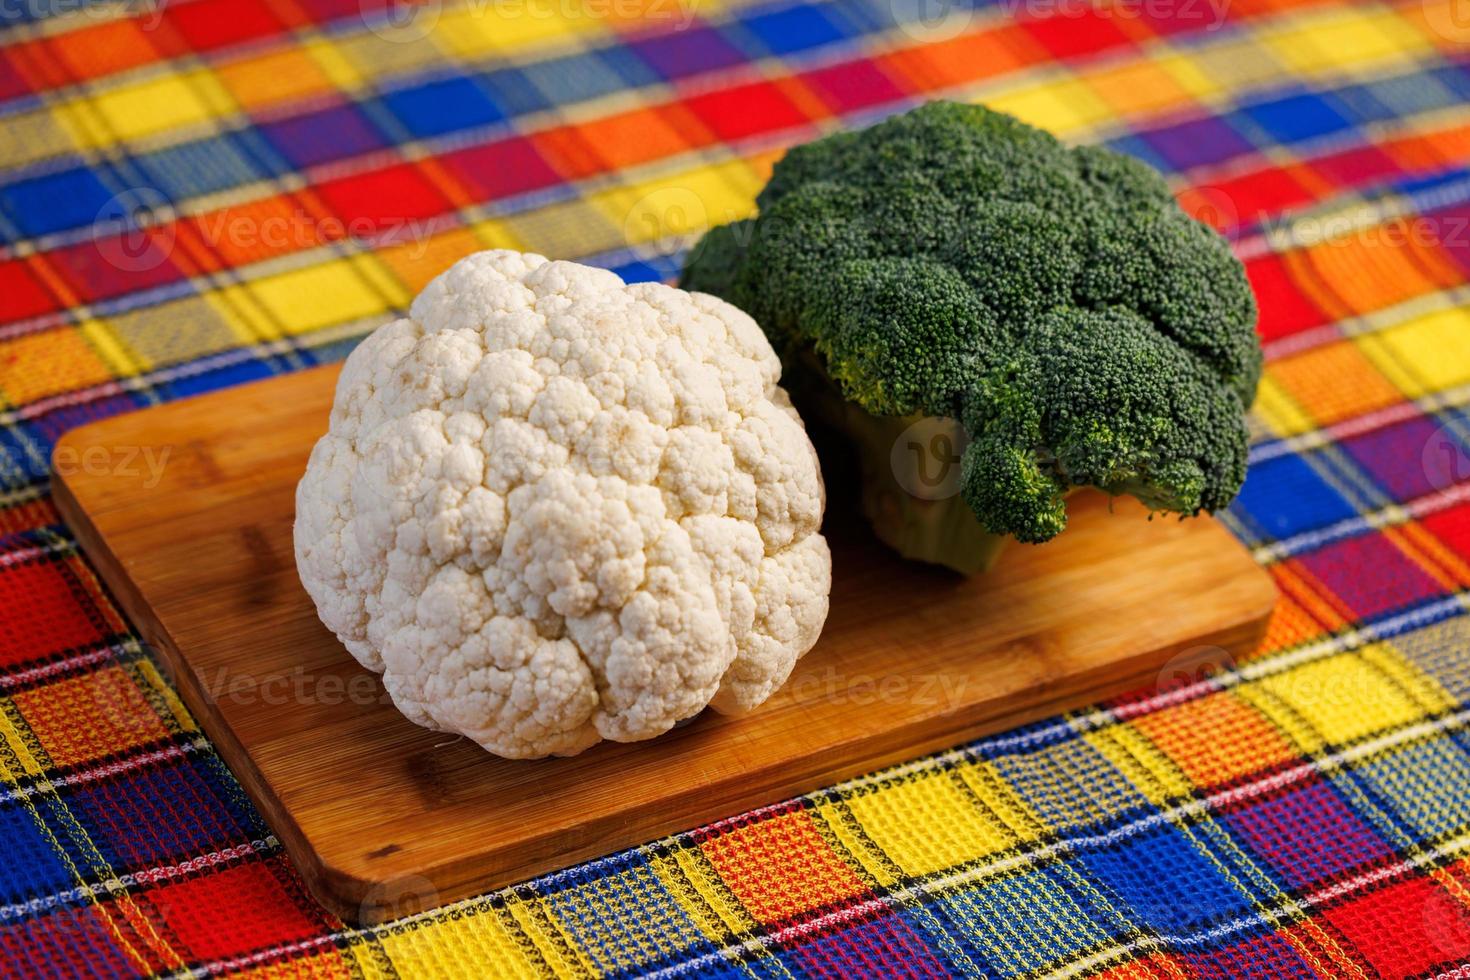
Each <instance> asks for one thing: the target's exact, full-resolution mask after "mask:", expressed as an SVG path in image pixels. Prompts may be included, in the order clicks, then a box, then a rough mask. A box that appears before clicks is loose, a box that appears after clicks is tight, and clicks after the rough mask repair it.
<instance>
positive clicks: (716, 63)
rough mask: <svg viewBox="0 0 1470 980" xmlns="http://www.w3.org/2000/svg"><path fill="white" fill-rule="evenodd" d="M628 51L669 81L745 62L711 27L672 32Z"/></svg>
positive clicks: (653, 37) (650, 38)
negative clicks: (631, 51) (634, 53)
mask: <svg viewBox="0 0 1470 980" xmlns="http://www.w3.org/2000/svg"><path fill="white" fill-rule="evenodd" d="M628 47H630V48H631V49H632V50H633V51H634V52H636V53H637V55H638V56H639V57H640V58H642V59H643V60H644V61H646V62H648V64H649V65H650V66H651V67H652V68H653V70H654V71H656V72H658V73H659V75H661V76H662V77H663V78H665V79H667V80H669V81H673V80H675V79H679V78H686V77H688V76H690V75H697V74H699V73H700V72H704V71H710V70H713V69H716V68H728V67H729V66H731V65H738V64H740V63H742V62H743V61H745V56H744V55H742V54H741V53H740V52H739V51H738V50H737V49H736V48H735V46H734V45H733V44H731V43H730V42H729V41H727V40H725V39H724V38H723V37H722V36H721V35H720V34H719V33H718V32H716V31H715V30H714V29H713V28H709V27H691V28H687V29H685V30H671V31H669V32H668V33H666V34H657V35H654V36H652V37H647V38H644V39H643V40H639V41H632V42H630V43H629V44H628Z"/></svg>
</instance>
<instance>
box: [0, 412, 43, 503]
mask: <svg viewBox="0 0 1470 980" xmlns="http://www.w3.org/2000/svg"><path fill="white" fill-rule="evenodd" d="M34 425H35V421H34V420H32V421H31V422H28V423H26V424H25V425H0V484H3V485H4V486H7V487H18V486H23V485H25V484H27V483H33V482H35V481H37V480H47V479H50V477H51V444H50V443H49V442H46V441H43V440H41V439H39V438H37V436H36V433H35V430H34V429H33V426H34Z"/></svg>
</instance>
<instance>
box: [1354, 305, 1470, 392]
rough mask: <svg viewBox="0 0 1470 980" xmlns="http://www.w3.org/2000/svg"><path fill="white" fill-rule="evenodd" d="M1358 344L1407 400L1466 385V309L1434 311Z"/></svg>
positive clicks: (1469, 321)
mask: <svg viewBox="0 0 1470 980" xmlns="http://www.w3.org/2000/svg"><path fill="white" fill-rule="evenodd" d="M1358 343H1359V346H1360V347H1361V348H1362V351H1363V353H1364V354H1366V355H1368V357H1369V359H1370V360H1372V361H1373V364H1374V366H1376V367H1377V368H1378V369H1379V370H1380V371H1382V372H1383V373H1384V374H1385V375H1386V376H1387V377H1388V378H1389V380H1391V381H1392V382H1393V383H1394V384H1396V385H1398V387H1399V389H1400V390H1401V391H1403V393H1404V394H1405V395H1407V396H1409V397H1410V398H1419V397H1422V396H1424V395H1428V394H1432V393H1434V392H1438V391H1443V390H1444V389H1446V388H1452V387H1454V386H1456V385H1461V384H1464V383H1466V382H1467V381H1470V309H1465V308H1460V309H1451V310H1437V311H1435V312H1433V313H1428V314H1425V315H1424V316H1421V317H1418V318H1416V319H1414V320H1410V321H1409V322H1408V323H1404V324H1400V325H1399V326H1397V327H1391V328H1389V329H1387V330H1381V331H1379V332H1378V333H1376V334H1370V335H1368V336H1365V337H1363V338H1362V339H1361V340H1359V341H1358Z"/></svg>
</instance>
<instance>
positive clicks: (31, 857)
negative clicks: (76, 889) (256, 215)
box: [0, 801, 76, 905]
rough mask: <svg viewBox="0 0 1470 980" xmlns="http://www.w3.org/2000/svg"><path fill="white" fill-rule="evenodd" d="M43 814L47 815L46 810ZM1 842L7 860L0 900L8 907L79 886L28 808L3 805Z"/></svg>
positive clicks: (2, 865) (0, 868)
mask: <svg viewBox="0 0 1470 980" xmlns="http://www.w3.org/2000/svg"><path fill="white" fill-rule="evenodd" d="M41 812H42V815H43V816H44V815H45V810H44V808H43V809H42V811H41ZM56 826H63V824H61V823H58V824H56ZM0 841H4V842H5V860H4V861H0V901H3V902H5V904H7V905H9V904H12V903H15V902H23V901H25V900H26V899H29V898H42V897H45V896H48V895H51V894H54V893H55V892H58V891H62V890H64V889H67V888H70V887H71V886H72V885H74V884H75V883H76V882H75V881H73V880H72V874H71V871H70V870H69V869H68V868H67V866H66V862H65V861H64V860H63V859H62V857H61V855H60V854H58V853H57V850H56V847H55V846H54V845H53V844H52V843H51V841H50V840H48V839H47V836H46V835H45V834H44V833H43V832H42V830H41V828H40V826H39V825H38V824H37V823H36V819H35V817H34V816H32V814H31V811H30V809H29V808H28V807H24V806H20V805H18V804H17V803H15V802H13V801H12V802H7V803H5V804H0Z"/></svg>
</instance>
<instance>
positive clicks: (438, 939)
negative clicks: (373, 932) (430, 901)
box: [364, 910, 537, 978]
mask: <svg viewBox="0 0 1470 980" xmlns="http://www.w3.org/2000/svg"><path fill="white" fill-rule="evenodd" d="M378 942H379V944H380V945H381V946H382V948H383V952H384V954H385V955H387V957H388V959H389V960H390V961H392V963H393V967H394V969H395V970H396V971H397V972H398V975H399V976H421V977H428V976H434V977H446V976H453V975H455V974H462V973H465V972H473V971H474V970H475V969H476V968H477V967H482V966H483V965H484V964H487V963H494V964H495V974H496V976H503V977H509V978H519V977H525V978H531V977H535V976H537V972H536V970H535V968H534V967H533V966H532V964H531V962H530V961H529V960H528V959H527V957H526V954H525V952H524V951H523V950H522V949H521V948H520V946H519V945H517V944H516V941H515V937H514V936H512V935H511V933H510V930H509V929H507V928H506V926H505V924H504V923H502V922H501V921H500V917H499V916H498V915H497V914H496V913H495V912H493V911H488V910H487V911H482V912H480V913H479V914H477V915H465V916H459V917H457V918H452V919H440V920H438V921H434V922H426V923H421V924H419V925H418V926H417V927H416V928H410V929H405V930H403V931H402V932H388V933H384V934H383V935H381V936H380V937H379V938H378ZM364 959H371V957H364Z"/></svg>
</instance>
